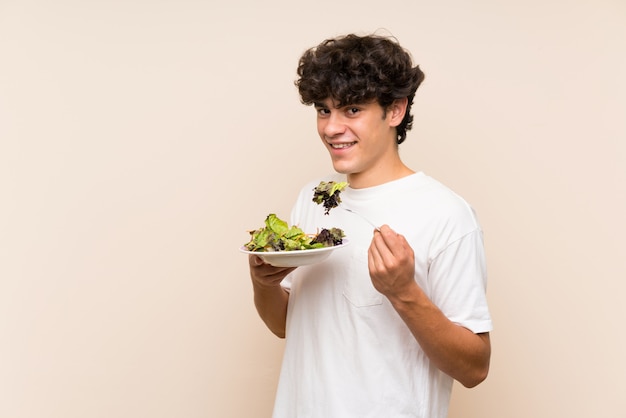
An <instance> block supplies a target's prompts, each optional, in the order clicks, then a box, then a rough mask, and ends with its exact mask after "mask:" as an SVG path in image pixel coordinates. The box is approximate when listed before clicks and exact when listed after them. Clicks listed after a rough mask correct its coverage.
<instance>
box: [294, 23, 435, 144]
mask: <svg viewBox="0 0 626 418" xmlns="http://www.w3.org/2000/svg"><path fill="white" fill-rule="evenodd" d="M298 77H299V78H298V79H297V80H296V82H295V85H296V86H297V87H298V91H299V92H300V99H301V100H302V103H304V104H306V105H312V104H314V103H318V102H322V101H324V100H326V99H328V98H330V99H332V100H333V101H335V102H337V105H338V106H339V107H342V106H347V105H350V104H359V103H365V102H369V101H371V100H376V101H377V102H378V104H380V105H381V107H382V108H383V109H385V111H386V109H387V108H388V107H389V106H390V105H391V104H392V103H393V102H394V100H396V99H402V98H405V97H406V98H407V99H408V104H407V109H406V114H405V115H404V119H403V120H402V122H401V123H400V125H398V127H397V134H398V137H397V143H398V144H401V143H402V142H404V140H405V139H406V133H407V131H409V130H410V129H411V127H412V126H413V116H412V115H411V105H412V104H413V98H414V97H415V92H416V91H417V88H418V87H419V85H420V84H421V82H422V81H423V80H424V73H423V72H422V70H420V68H419V66H415V67H413V63H412V59H411V55H410V53H409V52H408V51H406V50H405V49H404V48H402V47H401V46H400V45H399V43H398V42H397V41H396V40H395V39H393V38H387V37H383V36H378V35H368V36H358V35H355V34H349V35H345V36H341V37H337V38H331V39H327V40H325V41H323V42H322V43H321V44H319V45H318V46H316V47H313V48H310V49H308V50H307V51H305V52H304V54H303V55H302V57H301V58H300V62H299V64H298Z"/></svg>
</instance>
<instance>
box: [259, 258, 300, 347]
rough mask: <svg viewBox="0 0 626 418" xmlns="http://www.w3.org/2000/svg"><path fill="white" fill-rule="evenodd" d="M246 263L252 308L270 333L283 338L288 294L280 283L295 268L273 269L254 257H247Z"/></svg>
mask: <svg viewBox="0 0 626 418" xmlns="http://www.w3.org/2000/svg"><path fill="white" fill-rule="evenodd" d="M248 262H249V264H250V277H251V278H252V289H253V291H254V306H255V307H256V310H257V312H258V313H259V316H260V317H261V319H262V320H263V322H265V325H267V327H268V328H269V329H270V331H272V332H273V333H274V334H275V335H276V336H278V337H280V338H285V325H286V322H287V303H288V301H289V293H287V291H286V290H285V289H283V287H282V286H281V285H280V282H281V281H282V280H283V279H284V278H285V276H286V275H287V274H289V273H290V272H292V271H293V270H294V269H295V267H291V268H283V267H274V266H271V265H269V264H266V263H264V262H263V260H261V259H260V258H259V257H257V256H254V255H251V256H249V258H248Z"/></svg>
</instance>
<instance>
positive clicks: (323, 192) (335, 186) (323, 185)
mask: <svg viewBox="0 0 626 418" xmlns="http://www.w3.org/2000/svg"><path fill="white" fill-rule="evenodd" d="M347 186H348V183H347V182H345V181H341V182H334V181H328V182H326V181H321V182H320V184H319V185H318V186H317V187H316V188H315V189H313V202H315V203H317V204H318V205H324V209H325V210H324V214H326V215H328V213H329V212H330V210H331V209H332V208H336V207H337V206H339V203H341V198H340V197H339V194H340V193H341V191H342V190H343V189H345V188H346V187H347Z"/></svg>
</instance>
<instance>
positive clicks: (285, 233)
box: [244, 213, 345, 252]
mask: <svg viewBox="0 0 626 418" xmlns="http://www.w3.org/2000/svg"><path fill="white" fill-rule="evenodd" d="M249 232H250V241H248V243H246V244H245V245H244V247H245V248H246V249H247V250H248V251H259V252H262V251H297V250H311V249H314V248H322V247H332V246H335V245H340V244H342V243H343V237H344V236H345V234H344V232H343V230H341V229H340V228H331V229H322V230H321V231H319V233H317V234H315V235H310V234H306V233H304V231H303V230H302V229H300V228H299V227H297V226H295V225H294V226H289V224H288V223H287V222H285V221H283V220H282V219H280V218H279V217H278V216H276V214H273V213H270V214H269V215H267V217H266V218H265V226H264V227H263V228H259V229H256V230H254V231H249Z"/></svg>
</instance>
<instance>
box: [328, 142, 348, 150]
mask: <svg viewBox="0 0 626 418" xmlns="http://www.w3.org/2000/svg"><path fill="white" fill-rule="evenodd" d="M353 144H354V142H351V143H349V144H330V146H331V147H333V148H335V149H341V148H348V147H350V146H352V145H353Z"/></svg>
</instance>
